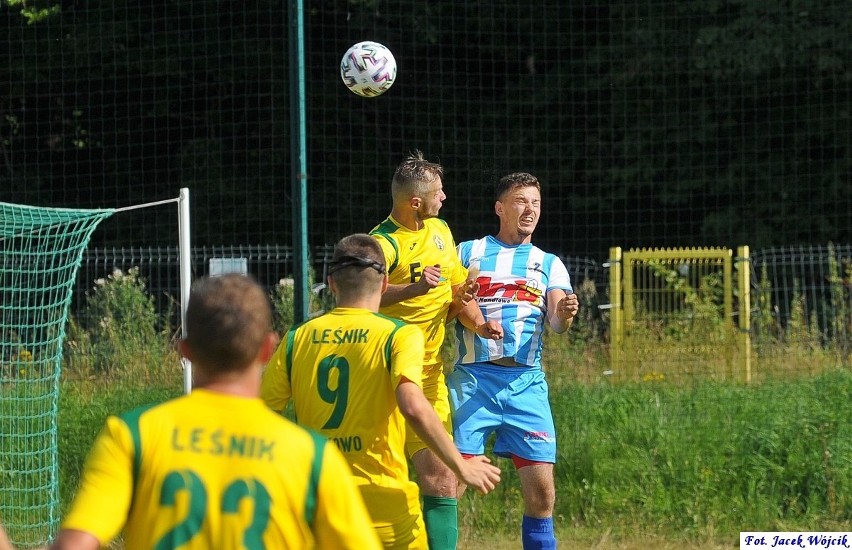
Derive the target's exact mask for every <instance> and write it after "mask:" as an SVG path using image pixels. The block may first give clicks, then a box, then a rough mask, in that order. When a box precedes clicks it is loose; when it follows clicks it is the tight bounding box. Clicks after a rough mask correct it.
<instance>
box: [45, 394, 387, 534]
mask: <svg viewBox="0 0 852 550" xmlns="http://www.w3.org/2000/svg"><path fill="white" fill-rule="evenodd" d="M350 475H351V474H350V472H349V468H348V466H347V464H346V462H345V461H344V459H343V457H342V456H341V454H340V453H339V452H338V451H337V449H336V448H335V447H334V446H333V445H332V444H330V443H329V442H328V441H326V440H325V438H322V437H320V436H318V435H316V434H311V433H310V432H308V431H307V430H305V429H304V428H301V427H299V426H296V425H295V424H293V423H292V422H290V421H288V420H286V419H284V418H282V417H281V416H280V415H277V414H275V413H274V412H272V411H270V410H269V409H268V408H267V407H266V406H265V405H264V403H263V402H262V401H261V400H260V399H257V398H245V397H237V396H232V395H226V394H221V393H217V392H213V391H208V390H204V389H197V390H195V391H193V392H192V393H191V394H190V395H187V396H183V397H180V398H177V399H174V400H171V401H167V402H165V403H162V404H158V405H153V406H150V407H143V408H140V409H136V410H134V411H131V412H128V413H125V414H123V415H121V416H112V417H109V418H108V419H107V422H106V425H105V427H104V428H103V430H102V431H101V433H100V434H99V436H98V438H97V440H96V441H95V444H94V445H93V447H92V450H91V451H90V454H89V457H88V458H87V461H86V466H85V470H84V473H83V476H82V479H81V484H80V489H79V491H78V493H77V496H76V498H75V500H74V502H73V505H72V507H71V510H70V512H69V513H68V515H67V516H66V517H65V519H64V521H63V522H62V528H63V529H73V530H80V531H85V532H88V533H90V534H92V535H94V536H95V537H96V538H97V539H98V540H99V541H100V542H101V543H102V544H106V543H107V542H108V541H110V540H112V539H113V538H115V537H116V536H117V535H118V533H119V532H120V531H121V530H122V528H123V530H124V535H125V542H126V548H128V549H129V550H130V549H135V548H141V549H166V548H174V549H177V548H180V549H208V548H245V549H253V548H314V547H318V548H353V549H355V548H362V547H364V546H365V545H366V547H369V548H378V547H379V542H378V539H377V537H376V535H375V533H374V532H373V530H371V529H369V527H365V525H368V524H367V523H366V522H367V521H368V515H367V512H366V509H365V507H364V504H363V501H362V498H361V496H360V495H359V492H358V490H357V489H356V488H355V485H354V484H349V483H346V482H341V479H344V480H345V479H346V478H348V477H349V476H350Z"/></svg>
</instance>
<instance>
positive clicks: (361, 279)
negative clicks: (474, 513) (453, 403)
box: [261, 234, 500, 550]
mask: <svg viewBox="0 0 852 550" xmlns="http://www.w3.org/2000/svg"><path fill="white" fill-rule="evenodd" d="M328 283H329V286H330V287H331V290H332V292H333V293H334V296H335V298H336V301H337V307H336V308H335V309H333V310H332V311H330V312H329V313H326V314H325V315H322V316H320V317H316V318H314V319H311V320H309V321H307V322H305V323H302V324H301V325H298V326H296V327H294V328H293V329H291V330H290V331H289V332H288V333H287V335H286V336H285V338H284V340H283V341H282V342H281V345H280V346H279V347H278V350H277V351H276V352H275V355H274V356H273V357H272V360H271V361H270V362H269V365H268V366H267V368H266V371H265V372H264V375H263V382H262V385H261V396H262V397H263V399H264V400H265V401H266V402H267V403H268V404H269V405H270V407H272V408H273V409H274V410H278V411H280V410H283V409H284V407H285V406H286V405H287V402H288V400H289V399H290V398H291V397H292V399H293V403H294V409H295V414H296V418H297V419H298V422H299V423H300V424H304V425H306V426H309V427H311V428H314V429H317V430H319V431H320V432H321V433H322V434H323V435H326V436H328V437H329V438H330V439H331V440H332V441H334V442H335V443H336V444H337V446H338V448H340V449H341V450H342V451H343V455H344V456H345V457H346V459H347V460H348V461H349V464H350V466H351V467H352V472H353V474H354V476H355V478H356V480H357V483H358V485H359V488H360V489H361V493H362V494H363V496H364V501H365V502H366V504H367V509H368V511H369V512H370V516H371V517H372V519H373V525H374V527H375V528H376V530H377V532H378V533H379V537H380V538H381V540H382V543H383V544H384V545H385V548H399V549H403V548H410V549H414V548H416V549H424V550H425V549H426V548H427V539H426V533H425V531H424V525H423V519H422V515H421V511H420V502H419V492H418V488H417V485H416V484H415V483H413V482H412V481H410V479H409V475H408V465H407V462H406V456H405V425H406V423H407V424H409V425H410V426H411V427H412V428H413V430H414V431H416V432H417V433H419V434H420V437H421V438H422V439H423V441H424V442H425V443H426V444H427V445H428V446H429V448H430V449H432V451H433V452H434V453H435V454H436V456H438V457H439V458H440V459H441V460H442V461H444V462H445V463H446V464H448V465H449V466H450V467H451V468H452V470H451V471H454V472H455V473H456V474H458V476H459V478H460V479H462V480H463V481H464V482H465V483H466V484H468V485H472V486H473V487H474V488H475V489H477V490H479V491H480V492H482V493H487V492H488V491H490V490H491V489H493V488H494V485H495V484H496V483H497V482H498V481H499V479H500V477H499V473H500V470H499V469H497V468H496V467H494V466H492V465H491V464H489V463H488V460H487V459H484V457H479V458H478V459H476V460H471V461H465V460H464V459H463V458H462V456H461V455H460V454H459V453H458V451H457V450H456V448H455V445H453V442H452V439H451V438H450V437H449V435H448V434H447V433H446V431H445V429H444V426H443V424H442V423H441V421H440V420H439V418H438V416H437V415H436V414H435V412H434V410H433V409H432V407H431V405H430V404H429V402H428V401H427V400H426V397H425V396H424V395H423V391H422V390H421V389H420V381H421V377H422V363H423V335H422V333H421V332H420V330H419V329H418V328H417V327H415V326H412V325H408V324H406V323H404V322H402V321H400V320H398V319H394V318H391V317H387V316H385V315H381V314H379V313H377V311H378V309H379V302H380V300H381V295H382V292H383V291H384V289H385V288H386V286H387V277H386V275H385V264H384V258H383V255H382V251H381V249H380V248H379V245H378V244H377V243H376V241H375V240H374V239H373V238H372V237H370V236H369V235H366V234H356V235H350V236H348V237H345V238H344V239H342V240H341V241H340V242H339V243H338V244H337V246H336V247H335V251H334V255H333V257H332V261H331V264H330V268H329V272H328Z"/></svg>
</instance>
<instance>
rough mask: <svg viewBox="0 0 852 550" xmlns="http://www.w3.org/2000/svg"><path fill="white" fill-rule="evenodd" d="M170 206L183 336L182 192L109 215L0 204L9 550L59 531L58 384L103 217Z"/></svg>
mask: <svg viewBox="0 0 852 550" xmlns="http://www.w3.org/2000/svg"><path fill="white" fill-rule="evenodd" d="M168 203H177V210H178V212H177V214H178V228H179V254H180V256H179V264H180V266H179V269H180V320H181V330H182V333H181V335H182V336H185V335H186V334H185V330H186V328H185V326H186V323H185V320H186V305H187V302H188V299H189V289H190V285H191V273H192V271H191V257H190V220H189V190H188V189H186V188H183V189H181V190H180V195H179V196H178V197H177V198H172V199H168V200H163V201H159V202H153V203H147V204H140V205H135V206H128V207H124V208H112V209H96V210H94V209H93V210H83V209H65V208H49V207H38V206H26V205H17V204H10V203H2V202H0V388H2V391H0V521H2V523H3V525H4V526H5V528H6V530H7V532H8V534H9V538H10V539H11V542H12V543H13V544H14V545H16V546H19V547H32V546H43V545H45V544H46V543H48V542H49V541H50V539H51V538H52V537H53V536H55V534H56V532H57V530H58V528H59V522H60V518H59V515H60V510H59V506H60V496H59V461H58V453H57V444H58V434H57V416H58V402H59V380H60V372H61V366H62V350H63V344H64V340H65V330H66V326H67V321H68V316H69V310H70V305H71V300H72V296H73V293H74V292H73V289H74V283H75V280H76V278H77V273H78V271H79V268H80V265H81V263H82V259H83V253H84V251H85V249H86V247H87V246H88V243H89V240H90V238H91V236H92V234H93V233H94V231H95V229H96V228H97V226H98V224H99V223H100V222H101V221H103V220H104V219H106V218H108V217H110V216H112V215H119V213H120V212H123V211H127V210H135V209H139V208H147V207H151V206H157V205H163V204H168ZM181 365H182V367H183V369H184V391H185V392H186V393H189V392H190V391H191V390H192V365H191V364H190V362H189V361H188V360H186V359H184V360H182V363H181ZM113 412H120V411H113Z"/></svg>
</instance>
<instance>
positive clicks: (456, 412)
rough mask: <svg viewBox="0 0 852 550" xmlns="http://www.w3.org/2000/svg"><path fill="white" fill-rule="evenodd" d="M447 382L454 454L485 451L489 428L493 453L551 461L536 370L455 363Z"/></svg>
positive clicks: (549, 428)
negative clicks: (455, 451) (493, 435)
mask: <svg viewBox="0 0 852 550" xmlns="http://www.w3.org/2000/svg"><path fill="white" fill-rule="evenodd" d="M447 386H449V390H450V406H451V407H452V410H453V438H454V440H455V443H456V447H457V448H458V450H459V452H460V453H462V454H470V455H481V454H483V453H485V442H486V440H487V439H488V436H489V435H491V433H492V432H494V433H496V434H497V438H496V439H495V441H494V454H496V455H499V456H504V457H510V456H512V455H516V456H519V457H521V458H525V459H527V460H532V461H536V462H549V463H555V462H556V428H555V427H554V425H553V414H552V413H551V412H550V402H549V401H548V399H547V382H546V381H545V379H544V372H542V370H541V369H539V368H532V367H503V366H500V365H495V364H493V363H473V364H468V365H456V367H455V370H453V372H452V373H450V375H449V376H448V377H447Z"/></svg>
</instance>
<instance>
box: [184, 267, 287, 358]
mask: <svg viewBox="0 0 852 550" xmlns="http://www.w3.org/2000/svg"><path fill="white" fill-rule="evenodd" d="M271 331H272V310H271V307H270V304H269V298H268V297H267V295H266V291H265V290H264V289H263V288H262V287H261V286H260V285H259V284H258V283H257V282H256V281H255V280H254V278H252V277H251V276H246V275H237V274H228V275H222V276H219V277H204V278H201V279H198V280H197V281H196V282H195V283H194V284H193V285H192V291H191V292H190V295H189V303H188V304H187V308H186V338H185V341H186V343H187V345H188V346H189V347H190V349H191V350H192V359H193V361H194V362H197V363H199V364H200V365H201V366H202V367H203V368H205V369H207V370H208V372H209V373H210V374H215V373H217V372H230V371H239V370H242V369H244V368H246V367H248V366H250V365H251V364H252V362H253V360H254V359H255V358H256V357H257V354H258V351H259V350H260V347H261V345H262V344H263V342H264V339H265V338H266V337H267V336H268V335H269V333H270V332H271Z"/></svg>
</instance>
